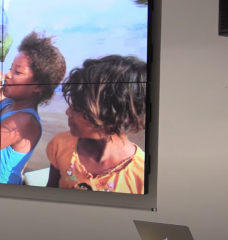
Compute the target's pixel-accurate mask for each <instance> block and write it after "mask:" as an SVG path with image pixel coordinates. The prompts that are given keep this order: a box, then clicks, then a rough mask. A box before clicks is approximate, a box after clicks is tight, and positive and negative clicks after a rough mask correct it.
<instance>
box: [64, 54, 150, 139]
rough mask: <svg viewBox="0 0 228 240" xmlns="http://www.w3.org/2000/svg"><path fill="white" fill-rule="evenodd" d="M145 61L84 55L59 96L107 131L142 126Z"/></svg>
mask: <svg viewBox="0 0 228 240" xmlns="http://www.w3.org/2000/svg"><path fill="white" fill-rule="evenodd" d="M146 81H147V64H146V63H145V62H144V61H142V60H140V59H138V58H136V57H133V56H127V57H122V56H119V55H110V56H106V57H103V58H100V59H87V60H85V61H84V63H83V65H82V67H81V68H79V67H77V68H74V69H72V70H71V72H70V74H69V76H68V77H67V78H66V79H65V81H64V84H63V88H62V91H63V96H64V97H65V99H66V101H67V102H68V104H69V106H71V107H72V108H73V110H75V111H82V112H83V115H84V118H85V119H87V120H89V121H90V123H91V124H92V125H93V126H94V127H95V128H97V129H98V130H103V131H104V132H105V133H106V134H107V135H112V134H117V135H118V136H120V135H121V134H122V133H130V132H132V133H137V132H138V131H140V130H142V129H145V110H146Z"/></svg>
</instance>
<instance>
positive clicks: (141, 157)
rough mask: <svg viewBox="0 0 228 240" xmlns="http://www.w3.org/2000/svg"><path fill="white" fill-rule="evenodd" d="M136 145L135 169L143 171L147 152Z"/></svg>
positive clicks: (133, 163) (133, 162)
mask: <svg viewBox="0 0 228 240" xmlns="http://www.w3.org/2000/svg"><path fill="white" fill-rule="evenodd" d="M135 146H136V153H135V155H134V157H133V161H132V165H133V166H134V169H136V170H137V171H140V170H141V171H143V172H144V166H145V152H144V151H143V150H142V149H141V148H140V147H139V146H137V145H135Z"/></svg>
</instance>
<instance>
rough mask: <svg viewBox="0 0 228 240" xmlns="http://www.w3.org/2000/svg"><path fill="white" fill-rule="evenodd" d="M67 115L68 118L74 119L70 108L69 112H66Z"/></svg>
mask: <svg viewBox="0 0 228 240" xmlns="http://www.w3.org/2000/svg"><path fill="white" fill-rule="evenodd" d="M66 115H67V116H68V117H72V109H71V108H70V107H68V108H67V110H66Z"/></svg>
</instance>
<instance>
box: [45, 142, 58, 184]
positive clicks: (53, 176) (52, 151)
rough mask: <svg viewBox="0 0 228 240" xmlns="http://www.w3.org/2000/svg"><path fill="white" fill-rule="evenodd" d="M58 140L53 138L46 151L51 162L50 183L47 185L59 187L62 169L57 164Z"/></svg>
mask: <svg viewBox="0 0 228 240" xmlns="http://www.w3.org/2000/svg"><path fill="white" fill-rule="evenodd" d="M57 152H58V140H57V139H56V138H53V139H52V140H51V141H50V142H49V143H48V145H47V148H46V153H47V157H48V159H49V161H50V163H51V165H50V172H49V178H48V183H47V185H46V187H54V188H58V187H59V180H60V178H61V175H60V171H59V169H58V164H57V156H56V155H57Z"/></svg>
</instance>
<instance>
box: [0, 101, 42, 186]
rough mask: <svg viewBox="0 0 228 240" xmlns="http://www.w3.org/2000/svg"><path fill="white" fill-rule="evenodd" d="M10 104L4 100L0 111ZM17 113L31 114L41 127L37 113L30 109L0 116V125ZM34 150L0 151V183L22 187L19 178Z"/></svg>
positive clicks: (7, 148) (21, 181)
mask: <svg viewBox="0 0 228 240" xmlns="http://www.w3.org/2000/svg"><path fill="white" fill-rule="evenodd" d="M12 103H13V100H11V99H4V100H3V101H2V102H1V103H0V111H1V110H2V109H3V108H4V107H6V106H8V105H11V104H12ZM18 112H24V113H31V114H33V116H34V117H35V118H36V120H37V121H38V122H39V123H40V126H41V122H40V117H39V115H38V113H37V112H36V111H35V110H34V109H32V108H26V109H22V110H18V111H12V112H8V113H5V114H2V115H1V116H0V123H1V122H2V121H3V120H5V119H6V118H7V117H10V116H12V115H13V114H15V113H18ZM41 134H42V126H41ZM40 138H41V136H40ZM40 138H39V140H40ZM39 140H38V142H39ZM38 142H37V143H36V145H37V144H38ZM35 148H36V146H35V147H34V148H33V149H32V150H31V151H30V152H28V153H20V152H17V151H15V150H14V149H13V148H12V147H11V146H8V147H6V148H4V149H2V150H0V183H4V184H17V185H22V184H23V180H22V177H21V173H22V170H23V169H24V167H25V164H26V163H27V162H28V161H29V159H30V157H31V155H32V153H33V151H34V150H35Z"/></svg>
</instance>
